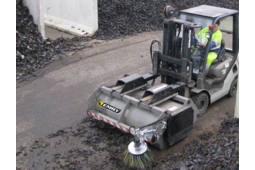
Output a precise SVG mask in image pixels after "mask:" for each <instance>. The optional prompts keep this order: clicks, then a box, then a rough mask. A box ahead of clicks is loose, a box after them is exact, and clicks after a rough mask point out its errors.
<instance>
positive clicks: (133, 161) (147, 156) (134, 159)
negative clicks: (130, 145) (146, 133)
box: [124, 149, 154, 169]
mask: <svg viewBox="0 0 255 170" xmlns="http://www.w3.org/2000/svg"><path fill="white" fill-rule="evenodd" d="M153 157H154V156H153V154H152V152H151V151H150V150H149V149H148V150H147V151H146V152H145V153H144V154H142V155H132V154H131V153H130V152H128V150H125V152H124V163H125V164H126V165H128V166H130V167H135V168H141V169H144V168H145V167H147V166H151V163H152V161H153Z"/></svg>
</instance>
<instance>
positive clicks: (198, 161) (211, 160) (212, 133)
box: [16, 113, 239, 170]
mask: <svg viewBox="0 0 255 170" xmlns="http://www.w3.org/2000/svg"><path fill="white" fill-rule="evenodd" d="M230 117H233V114H231V113H226V118H225V119H224V120H223V121H222V122H221V123H220V124H219V125H218V127H216V128H214V129H211V130H204V131H202V132H201V133H198V134H197V135H193V136H188V137H187V138H185V140H184V141H185V142H184V143H183V141H181V142H180V143H182V144H178V143H177V144H175V145H174V146H173V147H172V148H175V150H172V149H171V147H169V148H170V149H169V148H167V149H166V150H165V151H159V150H158V149H156V148H154V147H153V146H151V145H149V147H150V148H151V150H152V153H153V154H155V160H154V162H153V164H152V166H150V167H147V169H226V168H227V169H239V168H238V167H239V119H237V118H230ZM132 139H133V137H132V135H130V134H127V133H124V132H122V131H120V130H119V129H117V128H115V127H114V126H111V125H108V124H106V123H104V122H99V121H97V120H95V119H93V118H91V117H88V118H85V119H84V120H82V121H81V122H80V123H78V124H77V125H76V126H73V127H67V128H64V129H61V130H58V131H57V132H56V133H50V134H48V135H47V136H46V137H45V138H40V139H38V140H36V141H34V143H31V145H29V146H20V147H19V149H18V151H17V153H16V155H17V157H16V158H17V159H16V163H17V169H70V170H75V169H87V170H90V169H91V170H95V169H135V168H132V167H128V166H126V165H125V164H124V163H123V156H124V155H123V152H124V151H125V150H126V149H127V146H128V144H129V143H130V142H131V141H132ZM183 144H184V146H182V145H183ZM178 145H179V146H178ZM176 146H177V148H178V149H177V150H176Z"/></svg>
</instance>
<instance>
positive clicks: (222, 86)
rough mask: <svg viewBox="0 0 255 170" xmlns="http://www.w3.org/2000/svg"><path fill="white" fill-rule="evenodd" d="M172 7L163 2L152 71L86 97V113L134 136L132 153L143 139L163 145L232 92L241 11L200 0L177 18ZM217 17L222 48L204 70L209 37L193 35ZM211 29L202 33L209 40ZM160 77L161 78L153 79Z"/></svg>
mask: <svg viewBox="0 0 255 170" xmlns="http://www.w3.org/2000/svg"><path fill="white" fill-rule="evenodd" d="M173 13H174V9H173V7H171V6H167V7H165V9H164V15H165V16H166V19H164V25H163V44H162V45H161V42H160V41H158V40H153V41H152V43H151V46H150V53H151V61H152V73H147V74H145V75H139V74H132V75H128V76H124V77H123V78H120V79H119V80H117V82H116V83H113V84H111V85H102V86H100V87H98V88H97V89H96V90H95V91H94V92H93V93H92V94H91V95H90V97H89V100H88V110H87V113H88V115H90V116H93V117H94V118H95V119H97V120H98V121H101V122H105V123H108V124H110V125H112V126H115V127H116V128H119V129H120V130H122V131H124V132H126V133H131V134H132V135H133V136H134V142H133V143H130V145H129V147H128V151H129V152H130V153H131V154H132V155H141V154H143V153H145V152H146V151H147V145H146V142H148V143H150V144H152V145H153V146H155V147H157V148H159V149H164V148H165V147H166V146H168V145H173V144H174V143H176V142H178V141H180V140H181V139H183V138H185V137H186V136H187V135H188V134H189V133H190V131H191V130H192V128H193V124H194V122H195V121H196V120H197V119H198V117H199V116H202V115H204V114H205V113H206V110H207V108H208V106H209V105H210V104H212V103H214V102H215V101H217V100H219V99H220V98H222V97H224V96H225V95H229V96H235V94H236V90H237V78H238V70H239V61H238V56H239V19H238V18H239V12H238V11H237V10H232V9H226V8H220V7H214V6H209V5H201V6H197V7H193V8H189V9H185V10H180V11H179V14H178V17H176V18H174V17H172V14H173ZM218 20H220V21H221V25H220V30H221V32H222V34H223V36H222V37H223V39H222V41H221V51H220V52H219V54H218V56H217V59H215V60H214V61H213V63H212V64H211V66H210V68H209V70H207V69H206V63H207V55H208V52H209V51H210V49H209V43H207V45H206V46H201V45H200V44H199V43H193V39H194V38H195V37H196V35H197V34H198V33H199V32H200V31H201V29H203V28H205V27H208V26H210V25H215V23H216V22H217V21H218ZM213 33H214V32H213V30H210V31H208V32H207V33H206V38H207V39H208V41H207V42H211V40H212V35H213ZM154 43H158V50H157V51H152V49H153V48H152V47H153V44H154ZM162 47H163V48H162ZM159 77H160V84H158V85H154V83H155V80H156V79H157V78H159ZM150 82H151V83H150ZM116 138H117V137H116ZM145 141H146V142H145Z"/></svg>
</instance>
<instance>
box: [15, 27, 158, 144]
mask: <svg viewBox="0 0 255 170" xmlns="http://www.w3.org/2000/svg"><path fill="white" fill-rule="evenodd" d="M161 37H162V32H161V31H160V32H151V33H144V34H141V35H139V36H135V37H129V38H126V39H123V40H121V39H119V40H113V41H108V42H106V41H103V42H101V44H97V45H94V47H93V48H88V49H85V50H83V51H80V52H77V53H75V54H73V55H71V56H67V57H65V58H63V59H60V60H57V61H54V62H52V63H51V64H50V65H48V66H47V67H45V68H43V69H41V70H39V71H38V72H36V73H35V74H37V77H36V78H33V77H32V78H30V81H26V82H22V83H18V84H17V89H16V98H17V100H16V137H17V139H16V141H17V143H16V146H17V148H18V147H19V146H20V145H23V146H24V145H27V144H29V143H31V142H32V141H34V140H36V139H38V138H41V137H45V136H46V135H47V134H49V133H52V132H56V131H57V130H59V129H61V128H64V127H68V126H72V125H73V124H76V123H77V122H79V121H80V120H81V119H83V118H84V117H85V116H86V115H87V114H86V110H87V100H88V97H89V95H90V94H91V93H92V92H93V91H94V90H95V89H96V88H97V87H98V86H100V85H103V84H112V83H115V82H116V81H117V80H118V79H119V78H121V77H123V75H124V74H133V73H138V74H141V75H143V74H146V73H148V72H151V67H152V65H151V59H150V56H149V48H150V43H151V41H152V40H153V39H158V40H160V39H161Z"/></svg>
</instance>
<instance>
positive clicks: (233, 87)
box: [228, 78, 237, 97]
mask: <svg viewBox="0 0 255 170" xmlns="http://www.w3.org/2000/svg"><path fill="white" fill-rule="evenodd" d="M236 90H237V78H235V79H234V80H233V82H232V83H231V86H230V89H229V92H228V96H229V97H233V96H235V95H236Z"/></svg>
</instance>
